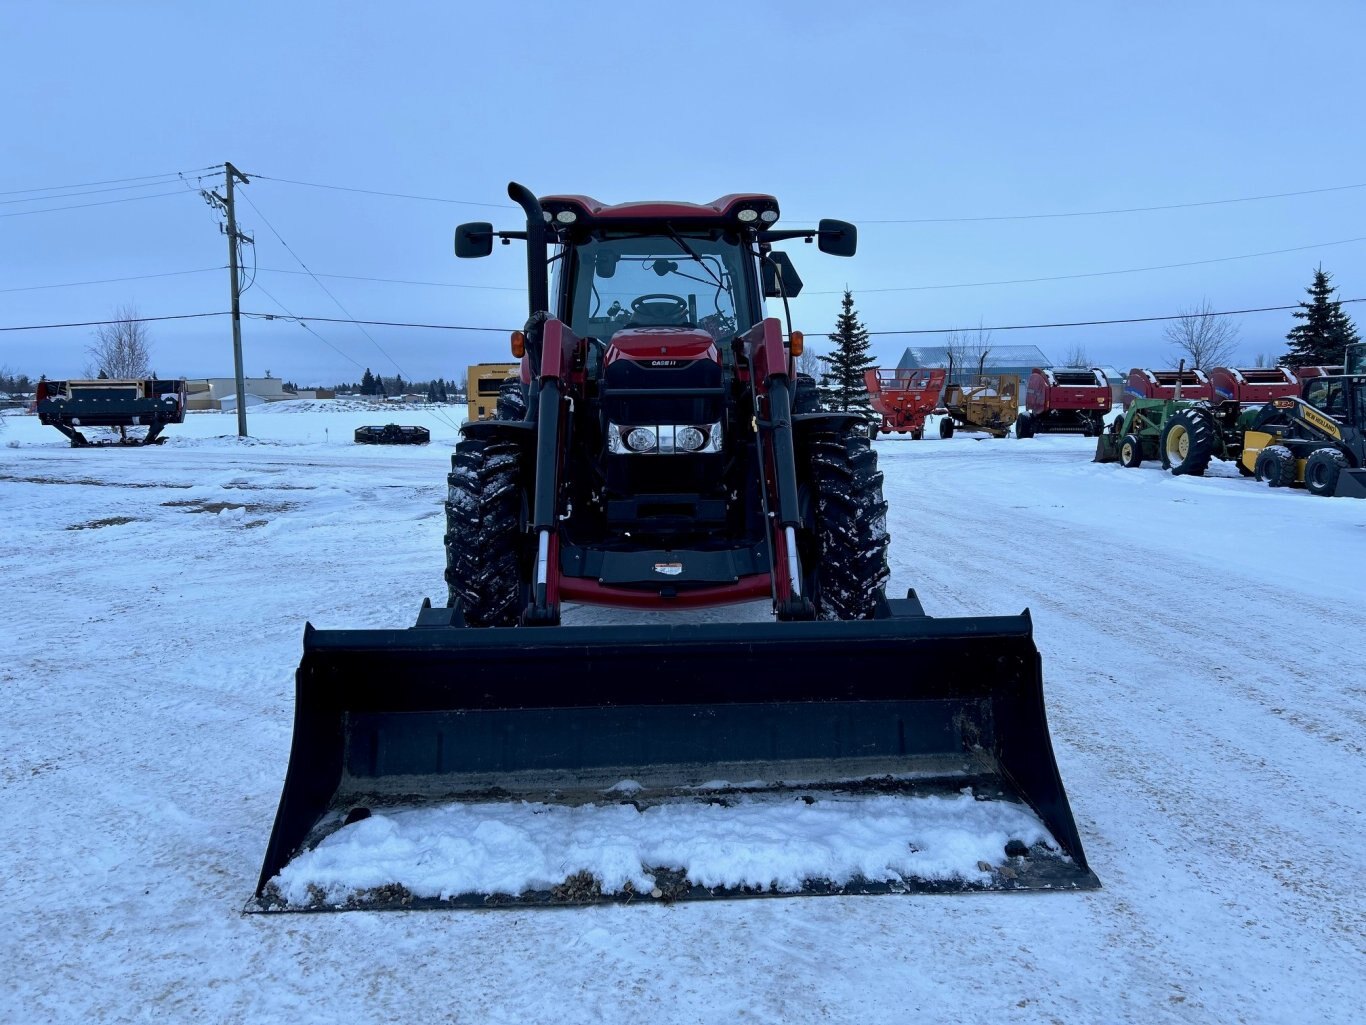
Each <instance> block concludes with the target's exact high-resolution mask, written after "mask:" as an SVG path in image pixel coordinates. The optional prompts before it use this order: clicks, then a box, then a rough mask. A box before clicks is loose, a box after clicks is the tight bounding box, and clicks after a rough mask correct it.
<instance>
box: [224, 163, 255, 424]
mask: <svg viewBox="0 0 1366 1025" xmlns="http://www.w3.org/2000/svg"><path fill="white" fill-rule="evenodd" d="M223 172H224V174H225V175H226V176H227V180H228V189H227V195H226V196H225V197H224V199H223V206H224V210H225V212H226V213H227V215H228V230H227V232H226V234H227V236H228V268H229V270H230V271H231V273H232V370H233V374H234V375H236V377H237V436H238V437H239V438H245V437H246V436H247V383H246V381H245V380H244V379H243V376H242V287H241V281H240V280H239V278H238V267H237V244H238V243H239V242H240V241H242V240H243V238H244V236H242V235H240V234H239V233H238V231H237V211H236V209H235V207H234V206H233V196H232V186H233V179H234V178H238V179H241V182H242V184H243V185H250V184H251V182H249V181H248V180H247V176H246V175H245V174H243V173H242V172H241V171H239V170H237V168H235V167H233V166H232V164H230V163H224V165H223Z"/></svg>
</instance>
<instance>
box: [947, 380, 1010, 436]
mask: <svg viewBox="0 0 1366 1025" xmlns="http://www.w3.org/2000/svg"><path fill="white" fill-rule="evenodd" d="M944 408H945V409H946V410H948V415H947V416H945V417H944V418H943V419H942V420H940V421H939V436H940V437H941V438H951V437H953V431H954V428H955V427H961V428H962V429H963V430H966V431H987V432H988V433H990V434H991V436H992V437H993V438H1004V437H1005V436H1006V435H1007V434H1009V433H1010V427H1011V425H1012V424H1013V423H1015V418H1016V417H1018V416H1019V415H1020V377H1019V375H1018V374H982V375H980V376H978V378H977V381H976V382H975V383H973V384H950V385H949V386H948V387H946V388H945V389H944Z"/></svg>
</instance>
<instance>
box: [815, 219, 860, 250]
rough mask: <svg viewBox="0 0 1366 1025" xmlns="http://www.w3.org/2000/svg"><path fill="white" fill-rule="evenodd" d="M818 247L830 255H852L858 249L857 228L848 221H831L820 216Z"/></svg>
mask: <svg viewBox="0 0 1366 1025" xmlns="http://www.w3.org/2000/svg"><path fill="white" fill-rule="evenodd" d="M820 247H821V252H822V253H828V254H829V255H830V256H853V255H854V253H855V251H856V250H857V249H858V229H857V228H855V227H854V226H853V225H852V224H850V223H849V222H848V221H832V220H830V219H829V218H826V217H822V218H821V225H820Z"/></svg>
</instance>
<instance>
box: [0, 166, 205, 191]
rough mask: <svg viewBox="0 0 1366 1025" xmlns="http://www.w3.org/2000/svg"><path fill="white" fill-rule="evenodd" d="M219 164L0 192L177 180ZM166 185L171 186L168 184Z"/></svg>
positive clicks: (53, 189)
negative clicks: (164, 179)
mask: <svg viewBox="0 0 1366 1025" xmlns="http://www.w3.org/2000/svg"><path fill="white" fill-rule="evenodd" d="M217 166H218V165H217V164H210V165H209V166H208V167H192V168H190V169H189V170H187V171H167V172H166V173H165V174H139V175H134V176H133V177H131V178H107V179H105V180H104V181H99V182H77V183H76V184H75V185H43V186H39V187H38V188H33V189H10V190H9V191H8V192H0V196H17V195H20V194H21V193H24V192H60V191H62V190H63V189H85V188H90V187H92V186H95V185H118V184H120V183H122V182H138V181H146V180H147V179H148V178H175V177H176V176H178V175H182V174H194V173H195V172H196V171H213V170H216V169H217ZM166 184H170V183H169V182H167V183H166ZM50 198H52V199H60V198H61V197H60V196H52V197H50Z"/></svg>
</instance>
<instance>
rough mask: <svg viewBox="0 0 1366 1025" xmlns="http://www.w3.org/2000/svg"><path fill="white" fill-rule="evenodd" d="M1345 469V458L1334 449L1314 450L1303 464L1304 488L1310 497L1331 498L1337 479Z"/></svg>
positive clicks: (1336, 488) (1335, 490) (1335, 491)
mask: <svg viewBox="0 0 1366 1025" xmlns="http://www.w3.org/2000/svg"><path fill="white" fill-rule="evenodd" d="M1345 469H1347V457H1346V456H1344V455H1343V454H1342V453H1341V452H1339V451H1338V450H1337V449H1335V448H1320V449H1315V450H1314V451H1313V452H1311V453H1310V454H1309V458H1308V459H1307V460H1306V461H1305V464H1304V486H1305V489H1306V490H1307V491H1308V492H1309V493H1310V494H1311V495H1319V496H1320V497H1322V498H1332V497H1333V495H1334V494H1336V493H1337V490H1338V478H1339V477H1341V476H1342V471H1343V470H1345Z"/></svg>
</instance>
